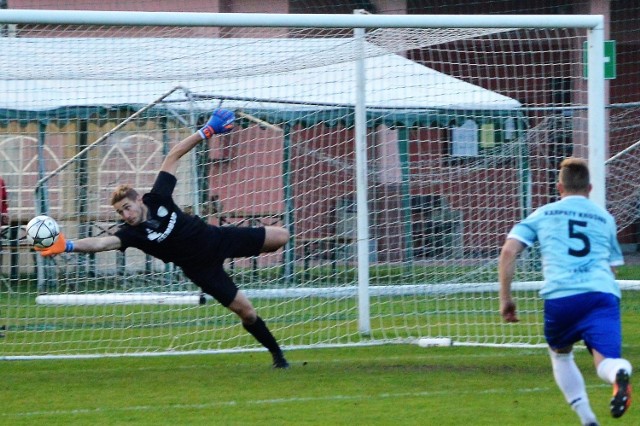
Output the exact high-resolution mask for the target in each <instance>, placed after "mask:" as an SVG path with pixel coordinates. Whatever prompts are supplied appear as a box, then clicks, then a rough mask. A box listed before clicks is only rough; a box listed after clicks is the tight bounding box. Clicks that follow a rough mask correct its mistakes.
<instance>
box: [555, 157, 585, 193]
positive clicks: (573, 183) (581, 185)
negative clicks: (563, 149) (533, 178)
mask: <svg viewBox="0 0 640 426" xmlns="http://www.w3.org/2000/svg"><path fill="white" fill-rule="evenodd" d="M558 180H559V181H560V183H561V184H562V185H563V186H564V189H565V191H567V192H585V191H587V192H588V191H589V183H590V177H589V166H588V164H587V161H586V160H584V159H582V158H576V157H569V158H565V159H564V160H562V163H560V176H559V177H558Z"/></svg>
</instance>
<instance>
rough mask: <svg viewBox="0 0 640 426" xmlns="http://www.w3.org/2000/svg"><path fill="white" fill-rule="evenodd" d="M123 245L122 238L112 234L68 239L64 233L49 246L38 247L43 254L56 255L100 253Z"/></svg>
mask: <svg viewBox="0 0 640 426" xmlns="http://www.w3.org/2000/svg"><path fill="white" fill-rule="evenodd" d="M121 246H122V243H121V242H120V238H118V237H116V236H113V235H110V236H108V237H89V238H82V239H79V240H75V241H71V240H67V239H66V238H65V236H64V234H63V233H60V235H58V239H57V240H56V242H55V243H54V244H53V245H52V246H51V247H47V248H36V250H37V251H39V252H40V254H42V255H43V256H45V257H47V256H55V255H56V254H60V253H70V252H76V253H98V252H101V251H109V250H117V249H119V248H120V247H121Z"/></svg>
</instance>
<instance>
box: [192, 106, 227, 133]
mask: <svg viewBox="0 0 640 426" xmlns="http://www.w3.org/2000/svg"><path fill="white" fill-rule="evenodd" d="M235 119H236V115H235V114H234V113H233V111H229V110H228V109H217V110H215V111H214V112H213V115H212V116H211V118H210V119H209V121H207V124H205V125H204V127H203V128H202V129H200V130H198V134H200V137H202V139H209V138H210V137H211V136H213V135H219V134H222V133H228V132H230V131H231V129H233V122H234V121H235Z"/></svg>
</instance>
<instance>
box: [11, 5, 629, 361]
mask: <svg viewBox="0 0 640 426" xmlns="http://www.w3.org/2000/svg"><path fill="white" fill-rule="evenodd" d="M109 16H116V14H113V15H109ZM139 16H143V14H139ZM145 16H146V15H145ZM179 17H180V14H176V19H179ZM263 19H264V20H265V21H268V20H269V16H268V15H263ZM398 19H402V17H398ZM411 22H415V21H411ZM98 23H99V22H97V23H96V25H67V24H65V21H64V19H63V20H61V22H60V23H59V24H56V25H53V24H47V25H45V24H37V23H28V24H25V23H19V22H18V24H15V23H13V24H12V23H7V24H8V29H9V30H8V31H7V35H8V36H7V37H2V38H0V76H2V77H1V78H0V92H1V93H3V96H2V98H0V129H2V131H1V132H0V175H1V176H3V178H4V179H5V181H6V183H7V186H8V191H9V194H10V206H11V218H12V222H11V225H10V226H6V227H3V238H4V240H3V241H4V245H3V248H2V259H1V261H2V263H1V265H2V275H1V276H2V287H1V289H0V318H2V322H3V323H2V325H3V326H4V331H3V333H4V338H3V341H2V349H1V351H2V352H1V353H0V356H2V357H5V358H11V357H33V356H95V355H121V354H162V353H193V352H209V351H237V350H258V349H261V348H260V347H259V345H258V344H257V343H256V342H255V341H254V340H253V339H252V338H251V337H250V336H249V335H248V334H247V333H246V332H244V330H243V329H242V327H241V326H240V323H239V321H238V319H237V318H236V317H235V316H234V315H233V314H231V313H230V312H229V311H227V310H226V309H225V308H223V307H221V306H220V305H218V304H217V303H215V301H213V300H211V298H210V297H208V296H207V295H203V294H201V293H200V292H199V289H198V288H197V287H195V286H194V285H193V284H192V283H191V282H190V281H189V280H188V279H186V278H185V277H184V275H183V274H182V273H181V271H180V270H179V269H178V268H176V267H175V266H174V265H172V264H164V263H162V262H161V261H159V260H157V259H153V258H151V257H149V256H147V255H145V254H144V253H142V252H138V251H136V250H135V249H129V250H127V251H126V252H125V253H120V252H105V253H97V254H91V255H89V254H86V255H82V254H75V253H73V254H64V255H60V256H57V257H55V258H54V259H42V258H41V257H39V256H36V255H35V253H34V252H33V251H32V250H31V248H30V247H29V246H28V244H27V243H26V241H25V239H24V229H23V225H24V224H26V222H27V221H28V220H29V219H30V218H31V217H33V216H34V215H35V214H36V213H46V214H49V215H50V216H52V217H54V218H55V219H56V220H57V221H58V222H59V224H60V226H61V229H62V230H63V232H64V233H65V235H66V236H67V238H70V239H78V238H83V237H89V236H93V237H96V236H105V235H110V234H112V233H113V232H114V231H115V229H117V227H118V226H119V222H118V217H117V215H116V214H115V212H114V211H113V209H112V207H111V206H110V205H109V194H110V192H111V190H112V189H113V187H114V186H115V185H116V184H119V183H130V184H132V185H133V186H135V187H136V188H138V189H140V190H141V191H142V192H144V191H146V190H148V189H150V187H151V185H152V183H153V181H154V179H155V176H156V174H157V171H158V169H159V166H160V164H161V162H162V159H163V156H164V155H165V154H166V153H167V152H168V150H169V149H170V147H171V146H172V145H173V144H174V143H176V142H177V141H179V140H180V139H182V138H183V137H185V136H187V135H189V134H190V133H192V132H193V131H194V130H195V129H197V128H198V127H199V126H201V125H202V124H203V122H204V121H206V119H207V118H208V117H209V116H210V114H211V111H212V110H213V109H215V108H218V107H222V108H227V109H231V110H234V111H235V112H236V117H237V120H236V128H235V130H234V131H233V132H232V133H230V134H228V135H223V136H217V137H214V138H213V139H211V140H210V141H209V143H208V144H207V143H205V144H202V145H200V146H198V147H197V148H196V149H195V150H194V151H193V152H192V153H190V154H189V155H188V156H187V157H185V158H183V159H182V160H181V165H180V168H179V170H178V173H177V177H178V186H177V188H176V190H175V192H174V199H175V201H176V203H177V204H178V205H179V206H181V208H183V209H184V210H185V211H187V212H190V213H192V214H194V215H198V216H199V217H200V218H202V220H203V221H206V222H207V223H210V224H213V225H216V226H265V225H278V226H284V227H286V228H287V229H289V231H290V232H291V236H292V237H291V240H290V241H289V243H288V244H287V245H286V246H285V247H284V249H283V250H280V251H279V252H277V253H273V254H268V255H261V256H259V257H256V258H248V259H230V260H229V261H228V263H227V264H226V268H227V270H228V271H229V273H230V274H231V275H232V277H233V279H234V281H235V282H236V283H237V285H238V286H239V287H240V288H241V290H242V291H244V292H245V293H246V294H247V295H248V296H249V298H250V299H251V300H252V302H253V303H254V305H255V307H256V309H257V311H258V313H259V314H260V315H261V316H262V317H263V318H264V319H265V321H266V322H267V323H268V324H269V326H270V328H271V329H272V331H273V333H274V335H275V336H276V338H277V339H278V340H279V342H280V343H281V344H282V345H283V346H284V347H285V348H289V349H291V348H297V347H312V346H320V345H356V344H370V343H373V342H376V343H380V342H412V341H415V340H417V339H419V338H434V339H440V338H446V339H451V340H452V341H453V342H455V343H458V344H485V345H499V344H512V345H537V344H541V343H542V342H543V336H542V317H541V311H542V305H541V303H540V302H539V301H538V296H537V290H538V289H539V287H540V279H541V274H540V261H539V257H538V255H537V253H536V250H535V249H534V250H531V251H529V252H528V253H527V255H526V256H524V257H523V258H522V259H521V264H520V265H519V272H518V277H517V281H518V282H517V283H516V285H515V289H516V290H515V296H516V297H517V299H518V302H519V310H520V315H521V318H522V321H521V323H519V324H504V323H502V321H501V318H500V316H499V314H498V298H497V288H498V285H497V282H496V281H497V270H496V259H497V255H498V252H499V249H500V246H501V244H502V242H503V239H504V236H505V234H506V233H507V232H508V231H509V229H510V227H511V226H512V225H513V224H514V223H515V222H516V221H517V220H519V219H521V218H522V217H524V215H526V214H528V213H529V212H531V211H532V210H533V209H534V208H536V207H537V206H540V205H541V204H544V203H546V202H548V201H551V200H553V199H555V197H556V193H555V189H554V185H553V184H554V181H555V179H556V170H557V167H558V164H559V162H560V161H561V159H562V158H564V157H565V156H568V155H579V156H583V157H589V156H590V151H589V146H590V145H589V141H588V137H587V130H588V129H589V126H588V124H589V123H588V121H589V118H590V115H589V111H588V84H587V81H588V80H587V79H585V77H584V72H585V70H584V68H585V67H584V60H583V54H584V47H583V45H584V43H585V42H586V41H587V40H588V38H587V37H588V32H589V31H588V28H586V27H587V26H586V25H582V28H568V27H565V26H558V27H557V28H520V26H514V27H517V28H514V27H511V26H508V25H505V24H503V27H504V28H500V27H498V26H496V27H494V28H486V25H482V23H481V22H479V23H478V27H477V28H467V26H465V27H462V26H461V27H460V28H455V27H453V26H452V27H451V28H433V29H428V28H409V27H410V26H411V25H410V24H407V25H406V28H402V26H398V25H395V26H394V28H384V27H382V26H381V27H380V28H367V29H366V30H360V31H358V30H355V31H354V29H353V28H351V27H345V28H335V25H332V24H330V23H328V24H327V28H322V27H320V26H317V25H314V26H312V27H305V26H304V25H303V24H301V23H299V22H294V21H292V23H291V25H290V26H288V27H284V26H274V27H268V26H266V27H260V28H257V27H248V26H245V27H238V26H236V27H225V26H219V27H205V26H202V27H198V26H193V25H185V26H180V25H179V24H178V23H176V24H174V25H171V26H148V25H147V26H124V25H121V26H117V25H113V24H112V23H109V24H108V25H106V24H105V25H98ZM578 27H580V25H578ZM25 58H31V59H29V60H25ZM359 117H364V122H363V121H362V120H359ZM610 125H611V127H612V128H613V127H615V125H616V121H615V120H612V121H611V123H610ZM625 134H626V135H627V136H628V133H625ZM359 135H363V136H364V138H360V139H359ZM623 139H624V138H623ZM637 140H638V138H637V137H636V138H635V140H620V141H619V145H618V147H619V151H622V150H623V149H624V148H626V147H627V146H631V145H632V143H633V142H634V141H637ZM625 144H626V146H625ZM633 149H634V148H632V150H631V151H629V152H628V153H626V154H622V155H626V156H631V157H632V158H635V157H636V156H637V154H636V152H637V149H636V150H635V151H633ZM612 154H613V153H612ZM614 163H615V164H612V165H611V167H610V170H614V169H616V168H617V167H621V168H622V169H624V170H628V169H627V168H628V167H630V165H631V164H637V161H635V162H633V160H631V161H630V160H629V158H627V159H622V161H620V162H614ZM631 167H632V166H631ZM612 173H613V172H611V173H610V174H609V175H608V177H609V178H612ZM625 173H626V176H629V175H633V176H634V177H636V178H637V176H638V174H637V173H635V174H634V173H633V170H631V171H628V172H625ZM613 174H615V175H616V176H617V172H615V173H613ZM609 182H611V181H610V180H608V181H607V183H609ZM637 187H638V186H637V185H635V186H634V187H633V189H629V188H628V186H625V185H624V182H620V183H619V184H612V186H611V188H610V190H609V191H608V197H609V198H608V199H609V200H611V203H612V206H611V207H614V211H617V212H618V213H619V214H620V215H621V216H620V217H621V218H623V216H624V215H625V214H626V212H628V210H629V209H627V208H626V206H628V205H629V203H637V197H638V194H637ZM629 191H631V192H629ZM633 191H635V193H633ZM362 200H365V201H364V202H362ZM622 205H624V206H625V207H621V208H619V209H618V210H616V209H615V207H616V206H622ZM636 211H637V208H636ZM623 220H624V221H625V223H631V222H629V220H630V219H627V218H624V219H623ZM358 231H359V232H358ZM194 250H197V247H194ZM363 316H365V318H363Z"/></svg>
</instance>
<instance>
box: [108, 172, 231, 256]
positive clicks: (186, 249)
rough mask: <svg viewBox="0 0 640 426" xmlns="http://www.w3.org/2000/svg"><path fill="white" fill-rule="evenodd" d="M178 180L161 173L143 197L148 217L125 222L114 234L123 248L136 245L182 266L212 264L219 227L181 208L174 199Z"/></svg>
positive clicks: (122, 249) (170, 175) (216, 248)
mask: <svg viewBox="0 0 640 426" xmlns="http://www.w3.org/2000/svg"><path fill="white" fill-rule="evenodd" d="M176 183H177V179H176V177H175V176H173V175H172V174H170V173H167V172H164V171H161V172H160V173H159V174H158V177H157V178H156V181H155V183H154V184H153V188H152V189H151V191H150V192H148V193H146V194H144V195H143V196H142V202H143V203H144V204H145V206H146V207H147V209H148V213H147V220H145V221H144V222H142V223H140V224H139V225H136V226H131V225H129V224H127V223H125V224H123V225H121V227H120V228H119V229H118V231H116V233H115V236H116V237H118V238H119V239H120V241H121V244H122V245H121V247H120V250H121V251H124V250H126V249H127V248H128V247H135V248H137V249H140V250H142V251H143V252H145V253H147V254H149V255H151V256H153V257H157V258H158V259H160V260H162V261H164V262H165V263H168V262H173V263H175V264H176V265H177V266H180V267H183V268H184V267H185V266H186V267H190V266H194V267H196V266H199V265H204V264H207V263H211V261H212V259H213V258H215V257H216V256H215V254H216V252H217V250H218V247H217V245H218V244H219V240H220V239H219V235H218V234H219V233H220V230H219V229H218V228H217V227H215V226H212V225H208V224H206V223H205V222H204V221H203V220H202V219H201V218H199V217H198V216H192V215H188V214H186V213H184V212H183V211H182V210H180V208H179V207H178V206H177V205H176V204H175V203H174V201H173V198H172V194H173V190H174V189H175V186H176Z"/></svg>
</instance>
